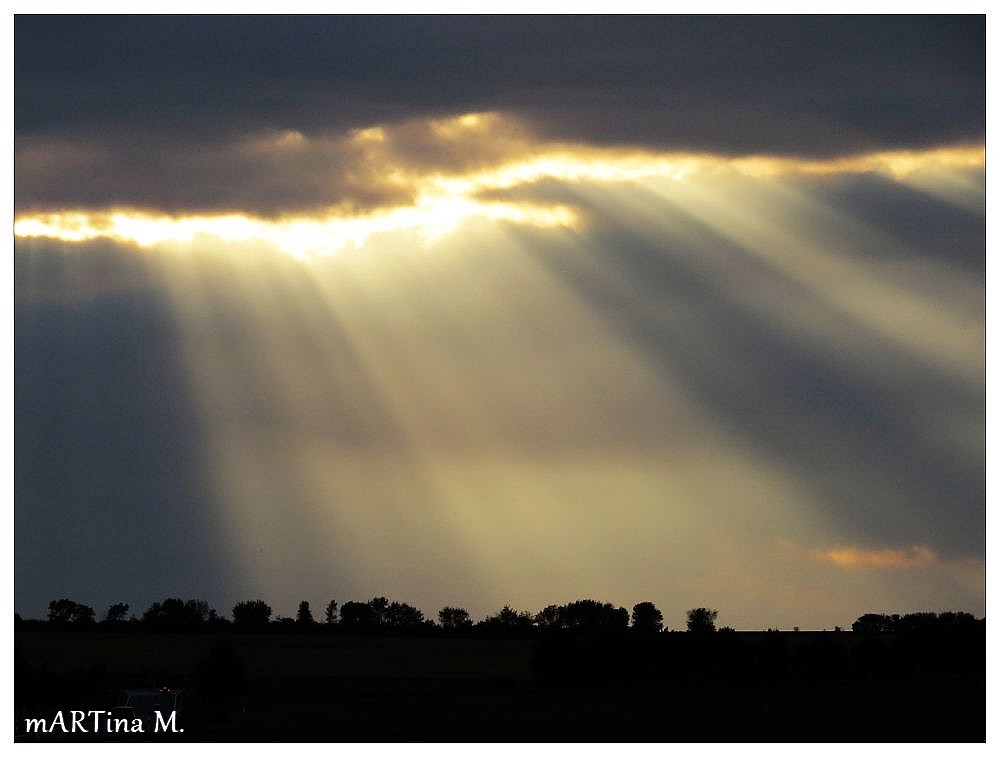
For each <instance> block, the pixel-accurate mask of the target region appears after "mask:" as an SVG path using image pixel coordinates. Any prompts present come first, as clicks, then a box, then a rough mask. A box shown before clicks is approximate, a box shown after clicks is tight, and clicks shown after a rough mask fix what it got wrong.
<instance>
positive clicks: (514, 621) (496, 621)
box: [477, 605, 534, 629]
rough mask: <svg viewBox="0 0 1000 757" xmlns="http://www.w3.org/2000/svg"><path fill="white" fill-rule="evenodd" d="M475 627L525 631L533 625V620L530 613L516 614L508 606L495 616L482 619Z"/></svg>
mask: <svg viewBox="0 0 1000 757" xmlns="http://www.w3.org/2000/svg"><path fill="white" fill-rule="evenodd" d="M477 625H478V626H479V627H481V628H493V629H515V628H516V629H526V628H531V627H532V626H533V625H534V618H533V617H532V615H531V613H530V612H524V611H521V612H518V611H517V610H515V609H514V608H513V607H511V606H510V605H504V606H503V608H502V609H501V610H500V612H498V613H497V614H496V615H490V616H489V617H487V618H484V619H483V620H481V621H479V623H478V624H477Z"/></svg>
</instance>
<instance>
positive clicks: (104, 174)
mask: <svg viewBox="0 0 1000 757" xmlns="http://www.w3.org/2000/svg"><path fill="white" fill-rule="evenodd" d="M15 32H16V40H17V44H16V50H15V77H16V82H15V83H16V88H15V134H16V150H17V153H16V155H17V157H16V162H17V168H18V170H17V177H16V180H17V184H16V190H17V203H18V208H19V209H21V210H23V209H30V208H41V207H60V206H95V205H111V204H116V203H117V204H133V205H134V204H140V205H146V206H158V207H161V208H162V209H165V210H168V211H174V210H192V209H211V210H217V209H234V208H244V209H247V210H251V211H254V212H265V213H266V212H280V211H282V210H283V209H301V208H307V209H308V208H310V207H312V206H316V205H321V204H326V205H337V204H347V205H353V206H366V205H370V204H374V203H379V202H385V201H395V200H399V199H405V191H403V192H400V191H399V189H398V188H393V187H390V186H386V185H385V184H384V182H379V181H378V180H377V177H373V176H371V175H369V173H368V172H367V171H366V169H365V164H364V161H363V159H359V155H358V154H357V153H356V151H352V150H350V149H346V148H344V147H343V145H340V146H339V147H338V146H337V145H336V144H332V143H330V142H327V143H326V146H327V148H328V149H327V150H325V151H323V152H321V153H316V152H311V153H307V154H304V155H302V154H300V155H298V156H293V157H288V156H284V157H281V156H278V157H275V156H273V155H268V156H260V155H257V156H254V155H249V154H248V153H247V152H246V150H244V149H242V148H241V147H240V145H245V144H246V142H247V140H251V141H252V140H253V139H254V138H256V137H259V136H261V135H273V134H275V133H279V132H281V131H284V130H297V131H300V132H302V133H303V134H305V135H306V136H307V137H310V138H321V139H328V140H329V139H332V140H333V141H334V142H336V140H337V139H343V138H344V137H345V135H346V134H347V133H348V132H349V130H351V129H355V128H360V127H367V126H371V125H373V124H380V123H400V122H406V121H410V120H413V119H421V118H429V117H440V116H446V115H450V114H454V113H462V112H471V111H483V110H490V111H494V110H499V111H503V112H506V113H508V114H510V115H511V116H512V117H514V118H515V119H517V120H519V121H520V122H523V123H526V124H528V125H530V128H531V129H532V130H533V132H534V133H535V135H536V136H537V138H538V139H551V140H560V141H574V142H582V143H590V144H610V145H640V146H648V147H655V148H666V149H677V150H696V151H710V152H715V153H724V154H747V153H780V154H790V155H833V154H842V153H850V152H863V151H869V150H876V149H894V148H918V147H923V146H929V145H937V144H942V143H956V142H976V143H978V142H981V141H982V139H983V138H984V134H985V22H984V19H983V17H979V16H962V17H932V16H908V17H882V16H863V17H860V16H859V17H815V16H811V17H670V16H661V17H593V16H578V17H567V18H553V17H539V18H523V17H488V16H487V17H482V16H479V17H450V16H445V17H403V18H400V17H382V16H378V17H350V16H348V17H320V18H304V17H281V16H277V17H275V16H268V17H258V18H252V17H238V16H237V17H150V16H144V17H104V16H89V17H51V16H48V17H46V16H19V17H18V19H17V21H16V29H15ZM411 136H412V135H411ZM480 149H488V148H486V147H484V145H483V144H482V143H481V144H480ZM399 150H400V155H399V157H400V158H401V159H402V160H404V161H413V162H417V163H419V162H421V161H426V159H427V152H428V151H431V152H433V150H434V148H433V146H431V145H429V144H428V142H427V140H425V139H420V138H416V139H409V140H407V139H403V140H401V141H400V143H399ZM360 158H363V156H360ZM276 174H281V176H282V177H284V178H281V179H275V178H274V177H275V175H276Z"/></svg>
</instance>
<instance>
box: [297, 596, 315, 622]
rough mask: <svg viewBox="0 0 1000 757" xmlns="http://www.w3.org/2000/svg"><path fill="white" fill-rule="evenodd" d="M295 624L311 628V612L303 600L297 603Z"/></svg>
mask: <svg viewBox="0 0 1000 757" xmlns="http://www.w3.org/2000/svg"><path fill="white" fill-rule="evenodd" d="M295 622H296V623H298V624H299V625H303V626H311V625H312V623H313V614H312V610H310V609H309V603H308V602H306V601H305V600H303V601H301V602H299V611H298V614H297V615H296V616H295Z"/></svg>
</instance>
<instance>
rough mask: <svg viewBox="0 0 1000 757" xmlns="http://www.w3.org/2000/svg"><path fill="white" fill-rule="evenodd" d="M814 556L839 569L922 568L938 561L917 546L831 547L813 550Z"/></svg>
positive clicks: (921, 547)
mask: <svg viewBox="0 0 1000 757" xmlns="http://www.w3.org/2000/svg"><path fill="white" fill-rule="evenodd" d="M814 555H815V557H816V558H817V559H818V560H820V561H821V562H826V563H830V564H832V565H836V566H838V567H841V568H922V567H925V566H927V565H931V564H934V563H936V562H937V561H938V558H937V555H936V554H935V553H934V552H933V550H931V549H928V548H927V547H923V546H917V545H914V546H910V547H901V548H895V549H861V548H858V547H846V546H845V547H832V548H829V549H819V550H815V551H814Z"/></svg>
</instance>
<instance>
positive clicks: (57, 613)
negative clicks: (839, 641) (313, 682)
mask: <svg viewBox="0 0 1000 757" xmlns="http://www.w3.org/2000/svg"><path fill="white" fill-rule="evenodd" d="M129 609H130V608H129V605H127V604H125V603H115V604H112V605H111V606H110V607H108V608H107V610H106V612H105V614H104V617H103V620H101V621H97V620H96V617H97V616H96V613H95V611H94V608H92V607H89V606H87V605H84V604H80V603H78V602H75V601H73V600H70V599H65V598H63V599H57V600H53V601H52V602H49V611H48V618H47V622H46V621H39V620H24V619H22V618H21V616H20V615H16V614H15V625H17V626H25V625H30V626H38V625H48V626H53V627H81V628H93V627H95V626H104V627H112V628H129V627H136V628H153V629H158V628H163V629H169V630H203V629H208V628H212V627H236V628H247V629H257V630H260V629H265V628H273V627H280V628H282V629H283V630H296V631H300V630H306V629H311V630H322V629H326V630H332V629H333V628H338V629H343V630H345V631H352V632H375V631H379V630H404V631H416V630H428V631H433V630H438V631H442V630H443V631H451V632H455V631H476V632H484V633H501V634H515V635H523V634H525V633H530V634H534V635H549V634H551V632H556V631H558V632H581V633H587V634H593V633H615V632H621V631H625V630H630V631H633V632H635V633H637V634H645V635H652V634H660V633H662V632H664V631H667V630H668V629H667V628H666V626H664V625H663V613H662V612H660V610H659V609H658V608H657V607H656V605H654V604H653V603H652V602H639V603H638V604H636V605H635V606H634V607H633V608H632V611H631V613H629V611H628V610H627V609H626V608H624V607H615V606H614V605H613V604H611V603H610V602H599V601H597V600H595V599H580V600H577V601H575V602H569V603H568V604H564V605H554V604H553V605H548V606H547V607H545V608H543V609H542V610H540V611H539V612H537V613H530V612H527V611H524V610H516V609H514V608H512V607H511V606H510V605H504V606H503V607H502V608H501V609H500V610H499V611H497V612H496V613H494V614H492V615H488V616H486V617H485V618H483V619H482V620H480V621H478V622H473V620H472V618H471V616H470V614H469V612H468V610H466V609H464V608H461V607H452V606H448V607H443V608H442V609H441V610H440V611H439V612H438V614H437V620H436V621H435V620H433V619H430V618H425V617H424V614H423V612H422V611H420V610H419V609H417V608H416V607H413V606H412V605H409V604H406V603H405V602H397V601H390V600H389V599H387V598H386V597H373V598H372V599H370V600H368V601H367V602H361V601H349V602H345V603H344V604H343V605H339V604H338V602H337V601H336V600H330V601H329V602H328V603H327V604H326V605H325V606H324V609H323V615H322V620H321V621H317V620H316V619H314V617H313V613H312V609H311V606H310V603H309V602H308V601H302V602H300V603H299V606H298V611H297V612H296V616H295V617H294V618H288V617H282V616H274V617H272V616H273V611H272V609H271V607H270V605H268V604H267V603H266V602H264V601H263V600H260V599H248V600H243V601H240V602H237V603H236V604H235V605H234V606H233V608H232V610H231V615H232V619H231V620H230V619H228V618H226V617H223V616H222V615H220V614H219V613H218V612H216V610H215V609H214V608H212V607H211V606H210V605H209V604H208V602H206V601H204V600H201V599H181V598H179V597H170V598H167V599H164V600H163V601H161V602H153V604H151V605H150V606H149V607H148V608H147V609H146V610H145V611H144V612H143V613H142V615H141V616H140V617H136V616H135V615H134V614H132V615H129ZM718 615H719V613H718V610H714V609H709V608H707V607H696V608H692V609H691V610H688V612H687V623H686V628H687V631H688V632H689V633H691V634H693V635H711V634H713V633H715V632H716V620H717V619H718ZM985 622H986V621H985V618H982V619H977V618H975V616H973V615H971V614H970V613H966V612H942V613H934V612H916V613H908V614H905V615H898V614H894V615H888V614H877V613H866V614H864V615H861V616H860V617H859V618H858V619H857V620H856V621H854V623H853V624H852V625H851V630H852V631H853V632H854V634H856V635H872V634H891V635H914V634H916V635H946V636H947V635H954V634H961V633H970V632H973V631H976V630H977V629H978V630H981V629H982V628H984V627H985ZM798 630H799V629H798V627H797V626H796V628H795V631H798ZM718 631H719V633H723V634H724V633H726V632H732V631H733V629H732V628H730V627H728V626H724V627H722V628H721V629H718ZM836 631H840V628H839V626H838V627H837V629H836Z"/></svg>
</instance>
